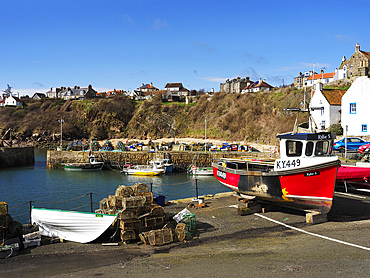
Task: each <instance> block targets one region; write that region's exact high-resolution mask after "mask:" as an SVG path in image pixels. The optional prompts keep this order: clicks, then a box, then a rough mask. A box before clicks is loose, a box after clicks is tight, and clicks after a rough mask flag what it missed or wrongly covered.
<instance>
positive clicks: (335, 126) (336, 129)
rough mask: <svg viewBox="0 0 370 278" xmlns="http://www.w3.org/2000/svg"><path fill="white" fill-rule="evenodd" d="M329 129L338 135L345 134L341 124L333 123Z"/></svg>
mask: <svg viewBox="0 0 370 278" xmlns="http://www.w3.org/2000/svg"><path fill="white" fill-rule="evenodd" d="M328 131H329V132H333V133H334V134H335V135H338V136H340V135H343V128H342V126H341V125H340V124H332V125H331V126H329V128H328Z"/></svg>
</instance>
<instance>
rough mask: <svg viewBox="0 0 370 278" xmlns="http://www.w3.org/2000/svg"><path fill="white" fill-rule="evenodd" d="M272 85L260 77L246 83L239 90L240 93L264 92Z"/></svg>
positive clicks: (269, 89) (270, 88)
mask: <svg viewBox="0 0 370 278" xmlns="http://www.w3.org/2000/svg"><path fill="white" fill-rule="evenodd" d="M273 88H274V87H272V86H271V85H270V84H268V83H267V82H266V79H264V80H262V79H261V78H260V79H259V80H258V81H256V82H253V83H250V84H248V85H247V86H246V87H244V88H243V90H242V91H241V93H242V94H245V93H256V92H265V91H271V90H272V89H273Z"/></svg>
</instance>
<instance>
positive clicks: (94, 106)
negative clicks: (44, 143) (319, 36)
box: [0, 88, 306, 143]
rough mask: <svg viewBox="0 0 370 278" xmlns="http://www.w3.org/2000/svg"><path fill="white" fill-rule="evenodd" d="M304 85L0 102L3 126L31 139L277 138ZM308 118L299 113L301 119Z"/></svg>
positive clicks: (289, 121)
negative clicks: (179, 96)
mask: <svg viewBox="0 0 370 278" xmlns="http://www.w3.org/2000/svg"><path fill="white" fill-rule="evenodd" d="M302 100H303V91H302V90H296V89H289V88H284V89H279V90H276V91H272V92H265V93H252V94H243V95H241V94H226V93H216V94H214V95H213V96H212V97H210V96H209V95H203V96H202V97H200V98H199V99H198V100H197V102H196V103H190V104H184V103H162V102H161V99H159V98H157V97H155V98H154V99H153V100H150V101H149V100H146V101H143V102H134V101H132V100H130V99H129V98H127V97H115V98H113V99H95V100H84V101H82V100H74V101H71V100H68V101H62V100H48V99H44V100H38V101H36V100H29V101H28V102H27V104H26V106H25V107H24V108H15V107H0V132H1V134H4V133H5V131H6V130H7V129H8V128H11V129H12V130H13V134H14V135H15V136H16V137H17V138H19V139H21V140H26V139H27V138H31V137H32V136H36V134H37V136H40V135H42V136H43V138H48V140H52V139H54V137H55V136H54V137H53V134H59V133H60V124H59V122H58V119H61V118H63V120H64V121H65V123H64V124H63V138H64V139H66V140H73V139H81V138H97V139H99V140H104V139H112V138H124V137H128V138H137V139H147V138H149V137H150V138H152V139H156V138H161V137H174V136H176V137H194V138H204V134H205V119H207V138H220V139H221V138H222V139H225V140H247V141H257V140H258V141H259V142H266V143H273V142H275V136H276V133H282V132H286V131H291V130H292V129H293V125H294V121H295V117H296V115H295V114H294V113H291V112H286V111H284V109H285V108H288V107H299V106H301V105H302V104H301V103H302ZM303 121H306V118H305V116H303V115H301V116H300V121H299V122H303Z"/></svg>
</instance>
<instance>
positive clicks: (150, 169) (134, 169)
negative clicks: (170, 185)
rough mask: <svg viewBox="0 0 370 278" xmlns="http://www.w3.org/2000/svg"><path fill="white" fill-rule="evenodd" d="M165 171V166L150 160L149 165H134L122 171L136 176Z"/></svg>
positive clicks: (158, 173)
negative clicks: (161, 166) (160, 166)
mask: <svg viewBox="0 0 370 278" xmlns="http://www.w3.org/2000/svg"><path fill="white" fill-rule="evenodd" d="M164 171H165V170H164V168H159V167H157V165H156V164H155V163H154V162H153V161H150V164H149V165H134V166H131V167H129V168H127V169H123V170H122V171H121V173H126V174H128V175H136V176H157V175H160V174H163V173H164Z"/></svg>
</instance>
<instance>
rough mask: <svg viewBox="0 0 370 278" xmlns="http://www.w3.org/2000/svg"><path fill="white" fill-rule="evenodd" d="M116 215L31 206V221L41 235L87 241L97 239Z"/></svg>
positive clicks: (80, 241)
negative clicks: (37, 227)
mask: <svg viewBox="0 0 370 278" xmlns="http://www.w3.org/2000/svg"><path fill="white" fill-rule="evenodd" d="M116 217H117V215H108V214H99V213H89V212H78V211H67V210H54V209H43V208H34V207H33V208H32V210H31V223H32V224H36V225H38V226H39V229H40V231H41V235H43V236H47V237H59V238H61V239H64V240H69V241H74V242H79V243H87V242H91V241H93V240H95V239H97V238H98V237H99V236H100V235H102V234H103V233H104V232H105V231H106V230H107V229H108V228H109V226H110V225H112V223H113V222H114V220H115V219H116Z"/></svg>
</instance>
